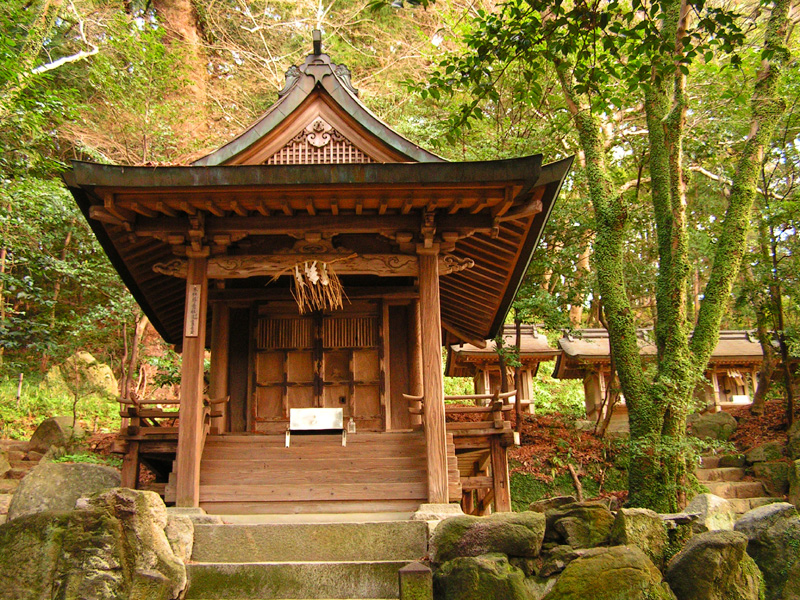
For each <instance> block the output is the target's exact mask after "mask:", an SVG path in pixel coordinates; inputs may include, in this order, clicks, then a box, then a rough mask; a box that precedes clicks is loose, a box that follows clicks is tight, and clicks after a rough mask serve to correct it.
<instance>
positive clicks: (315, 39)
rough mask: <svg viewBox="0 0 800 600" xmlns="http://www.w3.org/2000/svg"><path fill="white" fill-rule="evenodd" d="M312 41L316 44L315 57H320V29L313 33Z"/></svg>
mask: <svg viewBox="0 0 800 600" xmlns="http://www.w3.org/2000/svg"><path fill="white" fill-rule="evenodd" d="M311 40H312V42H313V43H314V51H313V54H314V56H319V55H320V54H322V32H321V31H320V30H319V29H315V30H314V31H312V32H311Z"/></svg>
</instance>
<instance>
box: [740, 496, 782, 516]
mask: <svg viewBox="0 0 800 600" xmlns="http://www.w3.org/2000/svg"><path fill="white" fill-rule="evenodd" d="M782 501H783V499H782V498H772V497H769V496H762V497H759V498H731V499H729V500H728V502H730V503H731V505H732V506H733V510H734V512H735V513H736V514H739V515H743V514H744V513H746V512H747V511H750V510H753V509H754V508H758V507H759V506H765V505H767V504H773V503H775V502H782Z"/></svg>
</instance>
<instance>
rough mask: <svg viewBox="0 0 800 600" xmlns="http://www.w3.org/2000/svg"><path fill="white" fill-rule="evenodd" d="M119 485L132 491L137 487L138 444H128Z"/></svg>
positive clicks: (123, 458)
mask: <svg viewBox="0 0 800 600" xmlns="http://www.w3.org/2000/svg"><path fill="white" fill-rule="evenodd" d="M137 421H138V419H137ZM120 485H121V486H122V487H125V488H131V489H132V490H135V489H136V488H137V487H138V486H139V442H128V451H127V452H126V453H125V455H124V456H123V457H122V469H120Z"/></svg>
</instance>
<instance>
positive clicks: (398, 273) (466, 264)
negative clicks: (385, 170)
mask: <svg viewBox="0 0 800 600" xmlns="http://www.w3.org/2000/svg"><path fill="white" fill-rule="evenodd" d="M314 261H317V262H325V263H327V264H329V265H333V268H334V269H335V270H336V273H337V274H339V275H378V276H380V277H417V276H418V275H419V259H418V257H416V256H413V255H408V254H362V255H358V254H350V255H344V256H343V255H341V254H331V253H325V254H272V255H264V256H224V257H214V258H210V259H209V260H208V272H207V276H208V278H209V279H246V278H248V277H259V276H271V277H274V276H276V275H280V274H283V273H284V272H287V273H288V271H289V269H292V268H294V266H295V265H296V264H298V263H311V262H314ZM474 264H475V263H474V261H473V260H472V259H470V258H459V257H457V256H453V255H452V254H445V255H442V256H440V257H439V275H449V274H450V273H456V272H458V271H463V270H465V269H470V268H472V267H473V266H474ZM187 265H188V263H187V261H185V260H182V259H180V258H176V259H175V260H171V261H169V262H166V263H157V264H155V265H153V271H155V272H156V273H160V274H162V275H168V276H170V277H180V278H185V277H186V273H187V270H188V266H187Z"/></svg>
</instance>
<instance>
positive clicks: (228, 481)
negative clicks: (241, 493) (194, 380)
mask: <svg viewBox="0 0 800 600" xmlns="http://www.w3.org/2000/svg"><path fill="white" fill-rule="evenodd" d="M389 465H391V463H389ZM426 480H427V475H426V473H425V465H424V464H421V465H419V466H418V467H417V468H415V469H392V468H388V469H376V468H374V467H373V468H371V469H339V468H336V469H291V470H289V469H287V470H281V469H259V470H257V471H251V472H242V471H231V470H228V471H226V470H224V469H219V470H215V471H211V470H209V469H207V468H205V467H203V468H201V470H200V485H201V486H205V485H261V484H263V485H267V484H272V485H282V484H287V485H288V484H309V485H312V484H313V485H321V484H335V483H345V482H347V483H365V484H368V483H372V482H375V481H380V482H381V483H404V482H420V481H426Z"/></svg>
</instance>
